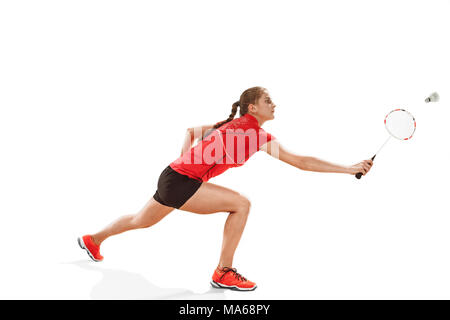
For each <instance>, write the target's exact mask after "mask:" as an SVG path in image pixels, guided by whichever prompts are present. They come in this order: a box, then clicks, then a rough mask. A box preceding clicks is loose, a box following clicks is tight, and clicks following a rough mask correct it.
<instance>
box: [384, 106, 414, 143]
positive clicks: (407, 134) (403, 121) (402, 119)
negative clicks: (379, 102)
mask: <svg viewBox="0 0 450 320" xmlns="http://www.w3.org/2000/svg"><path fill="white" fill-rule="evenodd" d="M384 125H385V127H386V130H387V132H389V134H390V135H391V136H392V137H394V138H396V139H398V140H409V139H411V138H412V137H413V135H414V132H415V131H416V119H415V118H414V117H413V115H412V114H411V113H409V112H408V111H406V110H405V109H395V110H392V111H391V112H389V113H388V114H387V115H386V117H385V118H384Z"/></svg>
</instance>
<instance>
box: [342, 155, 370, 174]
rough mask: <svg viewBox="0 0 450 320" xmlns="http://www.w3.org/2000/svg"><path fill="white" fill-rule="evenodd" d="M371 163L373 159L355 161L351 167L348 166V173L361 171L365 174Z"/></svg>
mask: <svg viewBox="0 0 450 320" xmlns="http://www.w3.org/2000/svg"><path fill="white" fill-rule="evenodd" d="M372 165H373V161H372V160H370V159H369V160H364V161H361V162H360V163H357V164H355V165H353V166H351V167H349V172H348V173H349V174H352V175H355V174H357V173H359V172H361V173H362V174H363V176H365V175H366V173H367V172H369V171H370V168H372Z"/></svg>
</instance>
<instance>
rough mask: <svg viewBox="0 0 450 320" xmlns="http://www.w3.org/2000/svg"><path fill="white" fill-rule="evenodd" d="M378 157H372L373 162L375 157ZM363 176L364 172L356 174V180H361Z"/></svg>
mask: <svg viewBox="0 0 450 320" xmlns="http://www.w3.org/2000/svg"><path fill="white" fill-rule="evenodd" d="M376 156H377V155H374V156H373V157H372V159H371V160H372V161H373V160H375V157H376ZM362 175H363V173H362V172H358V173H357V174H355V178H356V179H361V177H362Z"/></svg>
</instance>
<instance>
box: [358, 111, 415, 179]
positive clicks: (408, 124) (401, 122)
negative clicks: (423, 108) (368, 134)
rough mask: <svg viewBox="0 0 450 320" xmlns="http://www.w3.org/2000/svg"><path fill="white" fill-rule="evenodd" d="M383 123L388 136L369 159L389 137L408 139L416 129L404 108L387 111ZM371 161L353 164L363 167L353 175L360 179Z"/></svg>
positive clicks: (370, 164)
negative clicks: (361, 170)
mask: <svg viewBox="0 0 450 320" xmlns="http://www.w3.org/2000/svg"><path fill="white" fill-rule="evenodd" d="M384 125H385V127H386V130H387V132H388V133H389V137H388V138H387V139H386V141H385V142H384V143H383V145H382V146H381V148H380V149H379V150H378V151H377V153H375V155H374V156H373V157H372V159H371V161H373V160H374V159H375V157H376V156H377V154H378V153H379V152H380V150H381V149H383V147H384V146H385V145H386V143H387V142H388V141H389V140H390V139H391V137H394V138H396V139H399V140H409V139H411V138H412V136H413V135H414V132H415V131H416V120H415V119H414V117H413V115H412V114H411V113H409V112H408V111H406V110H404V109H395V110H392V111H391V112H389V113H388V114H387V116H386V117H385V118H384ZM371 161H370V160H366V161H363V162H360V163H359V164H357V165H355V166H360V167H361V168H363V171H364V172H358V173H357V174H355V177H356V178H357V179H361V176H363V175H364V174H366V173H367V171H369V170H370V167H371V166H372V163H371ZM355 166H354V167H355ZM367 166H368V167H367Z"/></svg>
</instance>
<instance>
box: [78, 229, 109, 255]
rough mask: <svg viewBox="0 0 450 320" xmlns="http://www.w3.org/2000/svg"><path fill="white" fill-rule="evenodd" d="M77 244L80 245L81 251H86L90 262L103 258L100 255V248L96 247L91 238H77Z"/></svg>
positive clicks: (86, 236) (88, 236)
mask: <svg viewBox="0 0 450 320" xmlns="http://www.w3.org/2000/svg"><path fill="white" fill-rule="evenodd" d="M78 244H79V245H80V247H81V249H84V250H86V252H87V253H88V255H89V257H91V259H92V260H94V261H102V260H103V256H102V255H101V254H100V246H98V245H96V244H95V243H94V241H92V237H91V236H90V235H85V236H83V237H81V238H78Z"/></svg>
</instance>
